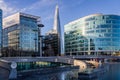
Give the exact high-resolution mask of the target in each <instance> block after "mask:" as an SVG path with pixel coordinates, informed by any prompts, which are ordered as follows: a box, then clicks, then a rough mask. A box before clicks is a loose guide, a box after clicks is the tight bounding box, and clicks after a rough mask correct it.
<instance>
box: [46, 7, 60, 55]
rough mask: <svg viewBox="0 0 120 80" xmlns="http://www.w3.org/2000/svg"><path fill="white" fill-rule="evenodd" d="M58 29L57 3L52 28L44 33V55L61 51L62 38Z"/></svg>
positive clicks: (56, 53)
mask: <svg viewBox="0 0 120 80" xmlns="http://www.w3.org/2000/svg"><path fill="white" fill-rule="evenodd" d="M61 38H62V37H61V29H60V18H59V8H58V5H57V6H56V9H55V16H54V25H53V29H52V30H50V31H49V32H47V33H46V36H45V39H44V42H45V47H46V50H45V52H44V53H45V55H46V56H58V55H61V52H62V44H61V43H62V39H61Z"/></svg>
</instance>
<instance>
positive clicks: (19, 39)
mask: <svg viewBox="0 0 120 80" xmlns="http://www.w3.org/2000/svg"><path fill="white" fill-rule="evenodd" d="M38 21H40V17H38V16H34V15H30V14H25V13H16V14H14V15H11V16H8V17H6V18H4V19H3V49H2V53H3V56H33V55H34V56H38V55H40V54H39V52H40V51H39V49H38V46H39V36H40V35H39V33H40V32H39V28H38Z"/></svg>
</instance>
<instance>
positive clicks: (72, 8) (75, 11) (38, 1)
mask: <svg viewBox="0 0 120 80" xmlns="http://www.w3.org/2000/svg"><path fill="white" fill-rule="evenodd" d="M56 4H58V5H59V9H60V20H61V28H62V31H63V27H64V25H65V24H67V23H68V22H70V21H73V20H75V19H78V18H81V17H84V16H86V15H89V14H95V13H103V14H117V15H120V0H0V8H1V9H3V14H4V17H5V16H8V15H11V14H13V13H16V12H19V11H21V12H25V13H29V14H33V15H37V16H40V17H41V20H42V23H43V24H44V25H45V27H44V28H43V29H42V34H44V33H45V32H47V31H49V30H50V29H52V27H53V19H54V12H55V6H56Z"/></svg>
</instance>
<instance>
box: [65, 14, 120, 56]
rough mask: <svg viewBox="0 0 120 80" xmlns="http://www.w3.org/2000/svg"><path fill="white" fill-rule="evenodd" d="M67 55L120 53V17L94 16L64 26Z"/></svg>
mask: <svg viewBox="0 0 120 80" xmlns="http://www.w3.org/2000/svg"><path fill="white" fill-rule="evenodd" d="M64 28H65V33H64V38H65V54H66V55H84V54H91V55H98V54H101V55H111V54H117V53H120V16H118V15H104V14H93V15H89V16H85V17H83V18H80V19H78V20H75V21H72V22H70V23H68V24H66V25H65V26H64Z"/></svg>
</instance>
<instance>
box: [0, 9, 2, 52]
mask: <svg viewBox="0 0 120 80" xmlns="http://www.w3.org/2000/svg"><path fill="white" fill-rule="evenodd" d="M1 47H2V10H1V9H0V54H1Z"/></svg>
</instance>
